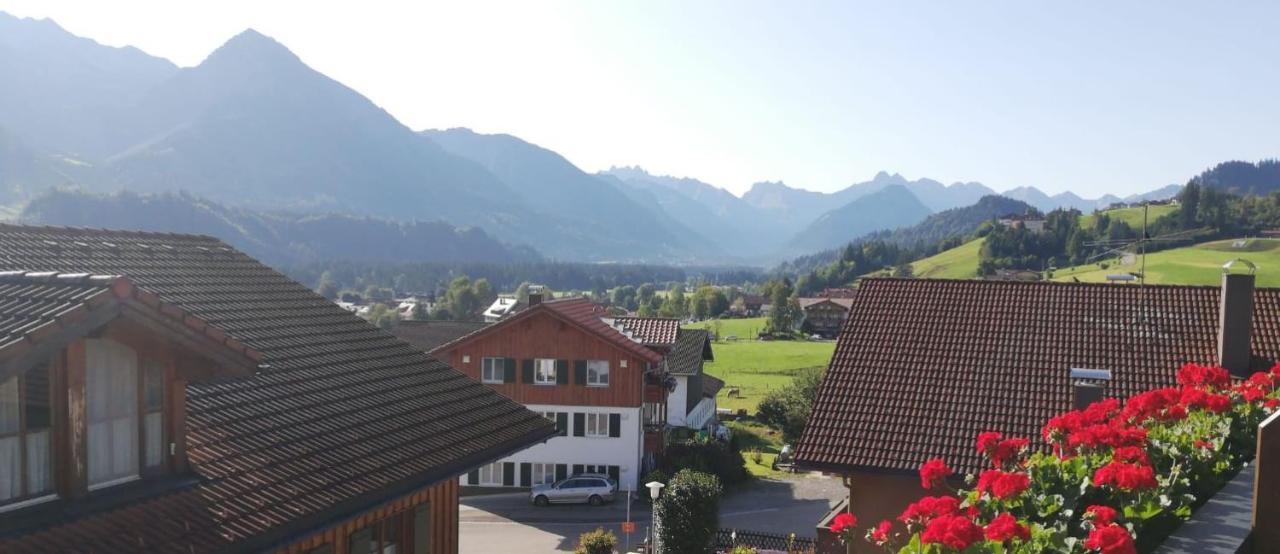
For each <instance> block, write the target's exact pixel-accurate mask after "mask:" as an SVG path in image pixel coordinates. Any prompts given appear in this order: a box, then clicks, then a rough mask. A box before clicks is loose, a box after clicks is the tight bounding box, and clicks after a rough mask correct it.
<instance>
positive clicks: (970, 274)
mask: <svg viewBox="0 0 1280 554" xmlns="http://www.w3.org/2000/svg"><path fill="white" fill-rule="evenodd" d="M982 240H983V239H973V240H971V241H969V242H966V243H964V244H961V245H960V246H957V247H955V248H952V249H951V250H945V251H942V252H939V253H937V254H934V255H933V256H929V257H928V258H925V259H923V260H919V261H917V262H914V263H912V264H911V272H912V273H914V274H915V276H916V277H929V278H933V279H972V278H974V277H977V276H978V250H980V249H981V248H982Z"/></svg>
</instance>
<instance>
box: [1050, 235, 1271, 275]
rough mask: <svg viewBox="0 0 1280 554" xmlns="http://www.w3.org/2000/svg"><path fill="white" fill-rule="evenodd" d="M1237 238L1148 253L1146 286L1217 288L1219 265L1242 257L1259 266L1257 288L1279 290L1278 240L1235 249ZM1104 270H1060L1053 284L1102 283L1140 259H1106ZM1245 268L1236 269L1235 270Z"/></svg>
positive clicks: (1132, 269) (1134, 268) (1130, 268)
mask: <svg viewBox="0 0 1280 554" xmlns="http://www.w3.org/2000/svg"><path fill="white" fill-rule="evenodd" d="M1236 244H1237V239H1232V240H1220V241H1214V242H1206V243H1202V244H1197V245H1194V246H1187V247H1183V248H1174V249H1171V250H1164V251H1160V252H1153V253H1151V254H1147V264H1146V276H1147V279H1146V282H1147V283H1149V284H1178V285H1217V284H1219V283H1221V282H1222V265H1223V264H1225V263H1227V262H1229V261H1231V260H1234V259H1236V258H1244V259H1247V260H1249V261H1250V262H1253V264H1254V265H1256V266H1257V267H1258V272H1257V275H1258V286H1260V287H1280V240H1276V239H1247V240H1246V242H1245V244H1244V246H1236ZM1105 262H1106V263H1108V266H1107V268H1106V269H1102V268H1101V267H1099V266H1098V264H1090V265H1087V266H1079V267H1074V268H1063V269H1059V270H1058V271H1056V272H1054V274H1053V278H1054V280H1055V281H1070V280H1072V279H1073V278H1074V279H1078V280H1080V281H1085V282H1104V281H1106V278H1107V275H1110V274H1117V273H1129V272H1138V271H1141V269H1142V259H1141V258H1140V257H1136V258H1135V259H1134V260H1133V262H1134V263H1133V264H1131V265H1121V264H1119V263H1118V260H1116V259H1114V258H1113V259H1110V260H1105ZM1243 269H1244V268H1238V269H1235V270H1236V271H1240V270H1243Z"/></svg>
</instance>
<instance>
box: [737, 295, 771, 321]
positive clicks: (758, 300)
mask: <svg viewBox="0 0 1280 554" xmlns="http://www.w3.org/2000/svg"><path fill="white" fill-rule="evenodd" d="M768 301H769V300H768V299H767V298H765V297H764V296H763V295H759V294H743V295H742V296H739V297H738V298H736V299H734V301H733V303H731V304H730V305H729V313H731V314H733V315H735V316H737V317H756V316H758V315H762V311H763V309H764V305H765V304H766V303H767V302H768Z"/></svg>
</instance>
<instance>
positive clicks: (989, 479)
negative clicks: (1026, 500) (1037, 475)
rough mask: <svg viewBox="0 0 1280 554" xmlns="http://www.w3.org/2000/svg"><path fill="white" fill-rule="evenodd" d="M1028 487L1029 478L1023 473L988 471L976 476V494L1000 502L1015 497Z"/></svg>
mask: <svg viewBox="0 0 1280 554" xmlns="http://www.w3.org/2000/svg"><path fill="white" fill-rule="evenodd" d="M1030 486H1031V477H1029V476H1027V474H1025V473H1016V472H1008V471H1000V470H998V469H988V470H986V471H984V472H982V475H979V476H978V492H985V493H987V494H990V495H991V496H994V497H996V498H999V499H1001V500H1008V499H1010V498H1013V497H1016V496H1018V495H1019V494H1022V491H1025V490H1027V487H1030Z"/></svg>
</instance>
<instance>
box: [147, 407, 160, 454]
mask: <svg viewBox="0 0 1280 554" xmlns="http://www.w3.org/2000/svg"><path fill="white" fill-rule="evenodd" d="M146 419H147V421H146V428H147V467H154V466H157V465H160V450H161V449H162V448H164V445H163V444H161V443H162V442H163V441H162V440H161V439H163V438H164V433H161V432H160V412H151V413H149V414H147V418H146Z"/></svg>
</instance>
